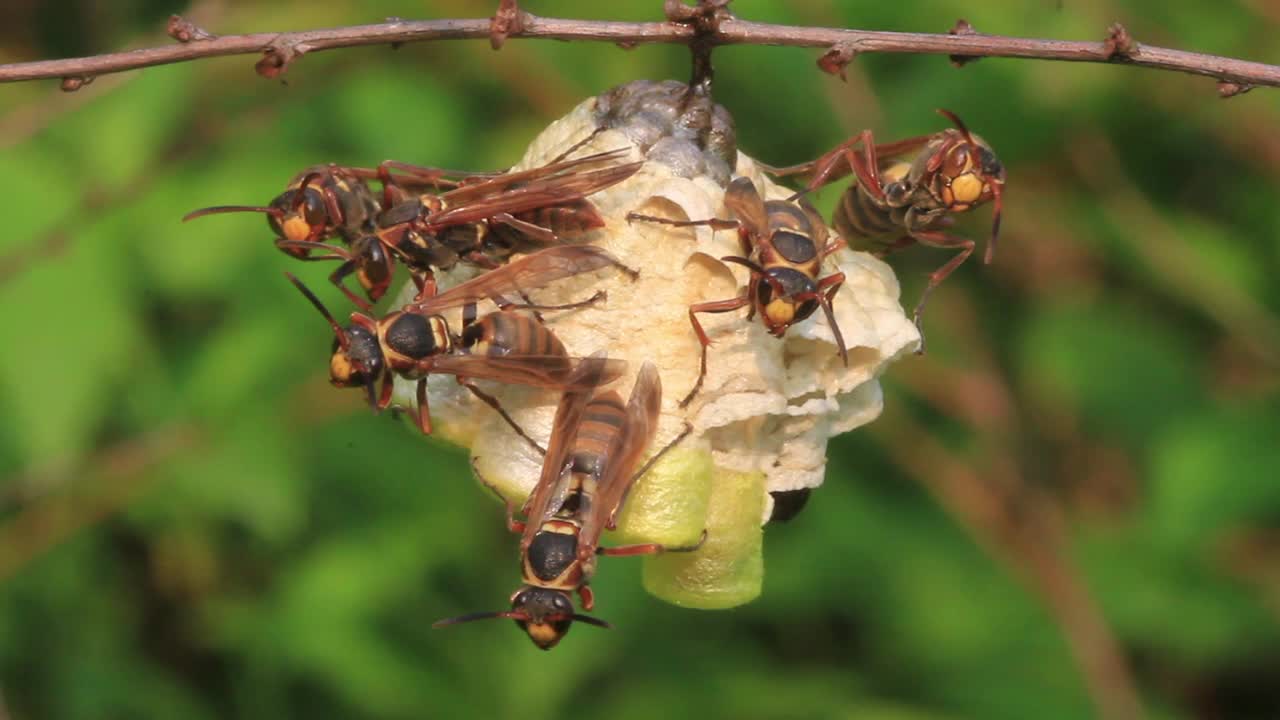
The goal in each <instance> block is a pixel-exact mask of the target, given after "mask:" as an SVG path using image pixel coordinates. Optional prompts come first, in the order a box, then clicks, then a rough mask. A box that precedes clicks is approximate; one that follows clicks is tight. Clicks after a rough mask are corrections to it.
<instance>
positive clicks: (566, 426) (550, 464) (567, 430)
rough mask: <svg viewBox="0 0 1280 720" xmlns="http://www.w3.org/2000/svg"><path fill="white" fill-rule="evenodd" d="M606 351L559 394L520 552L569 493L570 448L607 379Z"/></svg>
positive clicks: (581, 368) (582, 367) (594, 357)
mask: <svg viewBox="0 0 1280 720" xmlns="http://www.w3.org/2000/svg"><path fill="white" fill-rule="evenodd" d="M612 362H617V361H612V360H607V359H606V358H605V356H604V353H603V352H599V353H596V354H594V355H592V356H591V357H589V358H586V359H585V360H583V361H582V362H581V363H580V364H579V365H578V367H577V368H576V369H575V370H574V372H572V373H571V374H570V376H569V378H568V380H570V381H571V382H570V384H569V386H568V388H567V389H566V390H565V392H564V395H563V396H561V398H560V404H559V406H557V407H556V417H555V420H554V421H553V422H552V424H551V437H550V438H549V439H548V441H547V454H546V456H545V457H544V458H543V460H542V474H541V475H540V476H539V477H538V484H537V485H535V486H534V488H533V492H531V493H529V499H528V500H527V501H526V502H525V504H524V511H523V512H524V516H525V527H524V535H522V536H521V537H520V552H521V554H523V553H524V552H525V551H527V550H528V549H529V546H530V545H531V544H533V536H534V535H536V534H538V530H539V529H540V528H541V526H542V523H544V522H546V520H547V518H549V517H551V516H552V515H554V514H555V512H556V510H558V509H559V506H560V504H561V503H563V502H564V497H565V496H566V495H567V493H568V483H569V482H570V479H571V478H570V473H569V466H570V464H571V463H572V458H570V457H569V451H570V450H571V449H572V448H573V444H574V441H575V440H576V439H577V435H578V427H579V426H580V425H581V424H582V416H583V413H584V411H585V410H586V407H587V403H589V402H590V401H591V397H592V395H594V394H595V389H596V388H597V387H599V386H600V385H603V384H604V383H606V382H608V380H606V379H605V378H607V377H608V372H607V371H608V369H609V367H608V366H609V364H610V363H612Z"/></svg>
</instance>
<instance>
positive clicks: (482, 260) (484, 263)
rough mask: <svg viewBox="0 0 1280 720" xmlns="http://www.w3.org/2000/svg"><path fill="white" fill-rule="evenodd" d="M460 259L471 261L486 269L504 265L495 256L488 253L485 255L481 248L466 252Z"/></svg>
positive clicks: (495, 268)
mask: <svg viewBox="0 0 1280 720" xmlns="http://www.w3.org/2000/svg"><path fill="white" fill-rule="evenodd" d="M459 259H460V260H463V261H465V262H469V263H471V264H472V265H475V266H476V267H480V268H484V269H485V270H497V269H498V268H500V267H502V264H501V263H498V262H497V261H495V260H494V259H493V258H491V257H489V256H488V255H485V254H484V253H482V252H480V251H479V250H469V251H467V252H466V253H464V254H463V255H462V257H460V258H459Z"/></svg>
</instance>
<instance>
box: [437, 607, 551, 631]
mask: <svg viewBox="0 0 1280 720" xmlns="http://www.w3.org/2000/svg"><path fill="white" fill-rule="evenodd" d="M494 618H498V619H501V618H507V619H509V620H524V621H525V622H528V621H529V616H528V615H526V614H524V613H517V612H515V611H513V610H491V611H489V612H476V613H468V614H466V615H459V616H458V617H451V618H445V619H444V620H437V621H435V622H433V623H431V627H433V628H442V627H448V626H449V625H457V624H458V623H465V622H473V621H475V620H492V619H494Z"/></svg>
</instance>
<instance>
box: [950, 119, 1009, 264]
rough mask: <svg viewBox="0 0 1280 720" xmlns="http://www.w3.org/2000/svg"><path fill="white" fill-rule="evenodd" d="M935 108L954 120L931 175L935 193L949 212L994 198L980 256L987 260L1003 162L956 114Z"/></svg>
mask: <svg viewBox="0 0 1280 720" xmlns="http://www.w3.org/2000/svg"><path fill="white" fill-rule="evenodd" d="M938 112H939V113H941V114H942V115H943V116H945V117H946V118H948V119H949V120H951V122H953V123H955V126H956V128H957V130H948V131H947V132H948V133H952V134H953V137H952V138H951V139H950V140H948V141H947V142H946V143H944V144H943V146H942V148H941V149H940V150H939V152H940V156H941V159H940V162H939V163H938V170H937V174H936V175H935V176H934V178H935V180H934V182H935V189H936V193H937V196H938V197H939V198H940V199H941V200H942V203H943V205H944V206H945V207H946V208H947V209H948V210H950V211H951V212H965V211H967V210H972V209H973V208H975V207H978V206H979V205H982V204H984V203H987V202H990V201H992V200H994V201H995V211H994V213H993V214H992V218H991V241H990V242H989V243H988V244H987V253H986V258H985V260H984V261H985V262H991V256H992V254H993V253H994V251H995V244H996V237H997V236H998V235H999V234H1000V213H1001V210H1002V209H1003V208H1002V205H1003V201H1002V196H1003V195H1004V183H1005V170H1004V165H1003V164H1001V162H1000V160H999V159H998V158H996V154H995V151H994V150H992V149H991V146H990V145H989V144H987V141H986V140H983V139H982V138H980V137H978V136H977V135H974V134H973V133H970V132H969V129H968V128H967V127H965V125H964V123H963V122H961V121H960V118H959V117H956V115H955V114H954V113H952V112H950V111H948V110H939V111H938Z"/></svg>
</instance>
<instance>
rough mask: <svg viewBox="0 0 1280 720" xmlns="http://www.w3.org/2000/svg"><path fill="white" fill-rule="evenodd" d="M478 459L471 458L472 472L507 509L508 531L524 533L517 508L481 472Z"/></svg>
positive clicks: (522, 522)
mask: <svg viewBox="0 0 1280 720" xmlns="http://www.w3.org/2000/svg"><path fill="white" fill-rule="evenodd" d="M478 459H479V458H471V472H472V473H473V474H475V476H476V480H479V481H480V484H481V485H483V486H485V487H486V488H488V489H489V492H491V493H493V494H494V495H496V496H497V498H498V502H500V503H502V504H503V505H504V506H505V507H506V508H507V529H508V530H510V531H511V532H513V533H522V532H524V527H525V526H524V521H523V520H518V519H516V506H515V505H514V504H512V502H511V501H510V500H507V499H506V498H504V497H502V493H500V492H498V488H497V487H496V486H495V485H494V484H493V483H491V482H489V481H488V480H487V479H486V478H485V476H484V473H482V472H480V466H479V465H477V464H476V460H478Z"/></svg>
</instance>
